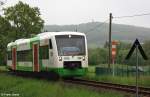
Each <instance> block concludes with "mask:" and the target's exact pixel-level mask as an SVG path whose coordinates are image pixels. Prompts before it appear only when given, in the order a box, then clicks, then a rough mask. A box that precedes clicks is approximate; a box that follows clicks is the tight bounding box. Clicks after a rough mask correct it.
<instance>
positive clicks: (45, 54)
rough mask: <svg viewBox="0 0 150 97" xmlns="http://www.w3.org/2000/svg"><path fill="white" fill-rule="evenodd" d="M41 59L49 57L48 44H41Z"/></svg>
mask: <svg viewBox="0 0 150 97" xmlns="http://www.w3.org/2000/svg"><path fill="white" fill-rule="evenodd" d="M40 55H41V56H40V59H49V49H48V45H45V46H40Z"/></svg>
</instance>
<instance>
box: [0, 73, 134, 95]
mask: <svg viewBox="0 0 150 97" xmlns="http://www.w3.org/2000/svg"><path fill="white" fill-rule="evenodd" d="M4 94H5V95H4ZM6 94H9V95H12V94H16V96H10V97H127V95H124V94H122V93H119V92H115V91H105V90H101V91H99V92H96V91H95V90H94V89H90V88H86V87H85V86H76V85H69V84H64V83H63V82H61V81H57V82H54V81H47V80H44V79H35V78H23V77H18V76H14V75H8V74H5V73H0V97H6ZM128 95H129V94H128ZM128 97H132V96H128Z"/></svg>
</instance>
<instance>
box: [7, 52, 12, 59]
mask: <svg viewBox="0 0 150 97" xmlns="http://www.w3.org/2000/svg"><path fill="white" fill-rule="evenodd" d="M7 59H8V60H12V52H11V51H8V52H7Z"/></svg>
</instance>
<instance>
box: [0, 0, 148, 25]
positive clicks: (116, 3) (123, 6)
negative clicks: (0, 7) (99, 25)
mask: <svg viewBox="0 0 150 97" xmlns="http://www.w3.org/2000/svg"><path fill="white" fill-rule="evenodd" d="M3 1H5V0H3ZM18 1H19V0H7V2H6V4H5V6H4V7H6V6H12V5H15V4H16V3H18ZM20 1H23V2H25V3H27V4H29V5H30V6H32V7H34V6H35V7H39V8H40V12H41V17H42V18H43V19H44V21H45V24H50V25H51V24H57V25H64V24H65V25H66V24H79V23H86V22H91V21H100V22H103V21H105V20H106V19H108V18H109V13H110V12H111V13H112V14H113V16H114V17H118V16H128V15H135V14H143V13H150V0H20ZM113 23H119V24H129V25H137V26H144V27H150V15H148V16H142V17H133V18H122V19H113Z"/></svg>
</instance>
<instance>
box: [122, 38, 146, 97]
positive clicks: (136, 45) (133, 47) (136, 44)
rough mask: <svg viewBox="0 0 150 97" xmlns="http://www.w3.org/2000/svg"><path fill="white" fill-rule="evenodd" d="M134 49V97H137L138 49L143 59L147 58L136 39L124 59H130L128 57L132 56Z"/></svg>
mask: <svg viewBox="0 0 150 97" xmlns="http://www.w3.org/2000/svg"><path fill="white" fill-rule="evenodd" d="M135 49H136V97H139V94H138V49H139V51H140V54H141V55H142V57H143V59H145V60H147V59H148V58H147V56H146V54H145V52H144V50H143V48H142V46H141V44H140V42H139V41H138V39H136V40H135V42H134V44H133V45H132V47H131V49H130V51H129V53H128V55H127V56H126V58H125V59H126V60H128V59H130V57H131V55H132V54H133V52H134V50H135Z"/></svg>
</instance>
